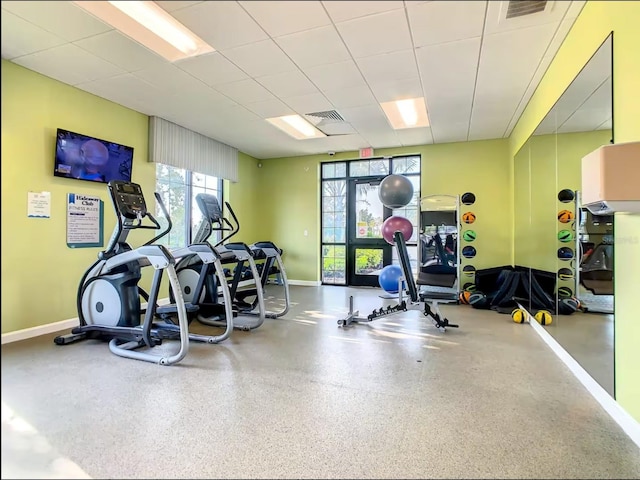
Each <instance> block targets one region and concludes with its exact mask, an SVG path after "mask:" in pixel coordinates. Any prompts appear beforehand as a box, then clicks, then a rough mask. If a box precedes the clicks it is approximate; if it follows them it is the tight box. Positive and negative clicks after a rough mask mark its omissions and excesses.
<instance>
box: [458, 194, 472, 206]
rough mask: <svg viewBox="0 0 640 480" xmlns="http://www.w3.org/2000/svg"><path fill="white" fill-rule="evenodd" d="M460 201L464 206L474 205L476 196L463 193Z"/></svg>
mask: <svg viewBox="0 0 640 480" xmlns="http://www.w3.org/2000/svg"><path fill="white" fill-rule="evenodd" d="M460 201H461V202H462V203H463V204H464V205H473V204H474V203H475V201H476V196H475V195H474V194H473V193H471V192H467V193H463V194H462V197H461V198H460Z"/></svg>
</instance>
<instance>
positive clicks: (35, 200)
mask: <svg viewBox="0 0 640 480" xmlns="http://www.w3.org/2000/svg"><path fill="white" fill-rule="evenodd" d="M27 217H31V218H51V192H28V194H27Z"/></svg>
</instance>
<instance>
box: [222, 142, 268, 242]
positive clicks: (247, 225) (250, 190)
mask: <svg viewBox="0 0 640 480" xmlns="http://www.w3.org/2000/svg"><path fill="white" fill-rule="evenodd" d="M222 188H223V191H224V199H225V201H227V202H229V204H230V205H231V208H232V209H233V211H234V213H235V214H236V216H237V217H238V221H239V222H240V231H239V232H238V234H237V235H235V236H234V237H232V238H231V240H230V241H233V242H245V243H247V244H252V243H254V242H256V241H258V240H261V235H260V233H261V232H260V222H259V220H260V217H261V214H260V208H261V201H260V198H259V196H258V161H257V160H256V159H255V158H253V157H251V156H250V155H247V154H245V153H242V152H239V154H238V181H237V182H235V183H233V182H230V181H228V180H225V181H224V185H223V187H222Z"/></svg>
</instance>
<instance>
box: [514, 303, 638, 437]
mask: <svg viewBox="0 0 640 480" xmlns="http://www.w3.org/2000/svg"><path fill="white" fill-rule="evenodd" d="M523 310H524V311H525V312H526V311H527V310H526V309H524V308H523ZM527 317H528V320H529V325H531V327H532V328H533V329H534V330H535V331H536V332H537V333H538V335H540V337H541V338H542V340H544V342H545V343H546V344H547V345H549V347H551V350H553V352H554V353H555V354H556V355H557V356H558V357H559V358H560V360H562V362H563V363H564V364H565V365H566V366H567V367H568V368H569V370H571V372H572V373H573V374H574V375H575V377H576V378H577V379H578V380H579V381H580V383H582V385H584V387H585V388H586V389H587V391H588V392H589V393H590V394H591V395H592V396H593V398H595V399H596V401H597V402H598V403H599V404H600V406H602V408H604V409H605V411H606V412H607V413H608V414H609V415H610V416H611V418H613V420H614V421H615V422H616V423H617V424H618V425H620V428H622V430H624V432H625V433H626V434H627V435H628V436H629V438H630V439H631V440H632V441H633V442H634V443H635V444H636V445H637V446H638V447H640V423H639V422H638V421H636V419H634V418H633V417H632V416H631V415H629V413H627V411H626V410H625V409H624V408H622V407H621V406H620V404H619V403H618V402H616V401H615V399H614V398H613V397H612V396H611V395H609V393H608V392H607V391H606V390H605V389H604V388H602V387H601V386H600V384H599V383H598V382H596V381H595V380H594V379H593V377H592V376H591V375H589V373H588V372H587V371H586V370H585V369H584V368H582V366H581V365H580V364H579V363H578V362H577V361H576V360H575V358H573V357H572V356H571V355H569V353H568V352H567V351H566V350H565V349H564V348H563V347H562V345H560V344H559V343H558V342H557V341H556V339H555V338H553V336H552V335H551V334H550V333H549V332H547V330H546V329H545V327H543V326H542V325H540V324H539V323H538V322H537V321H536V319H535V318H533V316H532V315H531V314H530V313H529V312H527Z"/></svg>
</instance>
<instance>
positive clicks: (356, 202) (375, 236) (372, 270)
mask: <svg viewBox="0 0 640 480" xmlns="http://www.w3.org/2000/svg"><path fill="white" fill-rule="evenodd" d="M383 178H384V176H380V177H368V178H366V179H363V178H358V179H351V180H349V188H348V194H347V196H348V199H349V224H348V227H347V234H348V242H347V245H348V248H347V250H348V251H347V256H348V261H347V269H348V273H347V274H348V284H349V285H352V286H371V287H379V286H380V285H379V283H378V275H379V274H380V271H381V270H382V269H383V268H384V267H385V266H386V265H390V264H391V261H392V247H391V245H389V244H388V243H387V242H386V241H385V239H384V238H382V223H383V222H384V221H385V219H387V218H388V217H390V216H391V214H392V211H391V209H389V208H387V207H385V206H384V205H383V204H382V202H381V201H380V198H379V197H378V190H379V189H380V182H381V181H382V179H383Z"/></svg>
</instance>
